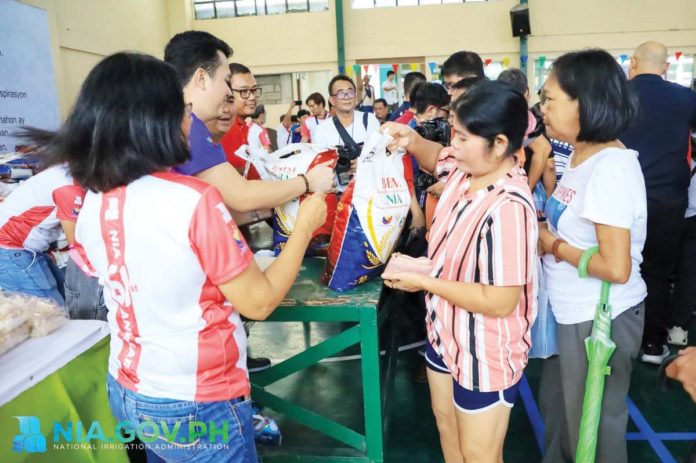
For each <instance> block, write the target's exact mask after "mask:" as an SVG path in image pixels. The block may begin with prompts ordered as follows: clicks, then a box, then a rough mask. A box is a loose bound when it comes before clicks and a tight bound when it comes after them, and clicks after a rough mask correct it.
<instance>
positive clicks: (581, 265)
mask: <svg viewBox="0 0 696 463" xmlns="http://www.w3.org/2000/svg"><path fill="white" fill-rule="evenodd" d="M598 252H599V246H594V247H591V248H589V249H587V250H586V251H585V252H583V253H582V256H580V262H578V276H580V278H587V276H588V273H587V266H588V265H590V259H592V257H593V256H594V255H595V254H597V253H598Z"/></svg>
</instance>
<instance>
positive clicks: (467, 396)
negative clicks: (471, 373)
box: [425, 342, 520, 414]
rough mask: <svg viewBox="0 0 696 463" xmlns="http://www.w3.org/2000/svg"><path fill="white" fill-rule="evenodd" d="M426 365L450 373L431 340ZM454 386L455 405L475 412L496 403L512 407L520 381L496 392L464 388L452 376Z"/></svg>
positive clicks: (435, 370) (427, 350) (426, 345)
mask: <svg viewBox="0 0 696 463" xmlns="http://www.w3.org/2000/svg"><path fill="white" fill-rule="evenodd" d="M425 366H427V367H428V368H429V369H431V370H432V371H434V372H436V373H445V374H450V371H449V369H448V368H447V365H445V362H443V361H442V357H441V356H439V355H438V354H437V352H435V349H433V346H432V345H431V344H430V343H429V342H426V343H425ZM452 386H453V387H454V405H455V406H456V407H457V409H458V410H459V411H461V412H464V413H470V414H473V413H482V412H485V411H488V410H490V409H491V408H493V407H495V406H496V405H504V406H506V407H509V408H512V407H513V405H514V404H515V400H516V399H517V391H518V389H519V386H520V382H519V381H518V382H517V384H515V385H514V386H510V387H509V388H507V389H505V390H504V391H495V392H481V391H470V390H469V389H464V388H463V387H462V386H460V385H459V383H457V381H456V380H455V379H454V378H452Z"/></svg>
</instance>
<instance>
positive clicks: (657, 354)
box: [640, 344, 669, 365]
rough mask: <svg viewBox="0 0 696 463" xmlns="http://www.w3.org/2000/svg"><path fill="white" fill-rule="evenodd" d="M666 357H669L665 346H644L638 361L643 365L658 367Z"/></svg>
mask: <svg viewBox="0 0 696 463" xmlns="http://www.w3.org/2000/svg"><path fill="white" fill-rule="evenodd" d="M667 357H669V348H667V346H666V345H664V344H645V345H644V346H643V356H642V357H641V358H640V359H641V360H642V361H643V362H645V363H653V364H655V365H660V364H661V363H662V361H663V360H664V359H666V358H667Z"/></svg>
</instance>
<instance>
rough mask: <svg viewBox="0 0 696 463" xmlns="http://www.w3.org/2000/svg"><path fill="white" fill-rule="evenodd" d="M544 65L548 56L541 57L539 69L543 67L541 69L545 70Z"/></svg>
mask: <svg viewBox="0 0 696 463" xmlns="http://www.w3.org/2000/svg"><path fill="white" fill-rule="evenodd" d="M544 64H546V56H540V57H539V67H541V69H544Z"/></svg>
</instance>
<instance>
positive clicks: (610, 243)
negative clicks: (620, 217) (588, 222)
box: [539, 224, 631, 284]
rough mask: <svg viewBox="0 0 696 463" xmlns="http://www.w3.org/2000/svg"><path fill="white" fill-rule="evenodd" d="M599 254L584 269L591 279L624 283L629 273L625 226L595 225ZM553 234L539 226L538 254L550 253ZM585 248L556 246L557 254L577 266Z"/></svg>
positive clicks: (629, 249)
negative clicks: (539, 252)
mask: <svg viewBox="0 0 696 463" xmlns="http://www.w3.org/2000/svg"><path fill="white" fill-rule="evenodd" d="M595 231H596V233H597V242H598V243H599V253H598V254H596V255H595V256H594V257H592V259H590V263H589V265H588V266H587V271H588V273H589V274H590V275H592V276H593V277H595V278H599V279H601V280H604V281H608V282H610V283H616V284H624V283H626V282H627V281H628V279H629V278H630V276H631V231H630V230H628V229H626V228H619V227H612V226H609V225H601V224H595ZM554 241H556V236H554V235H553V233H551V232H550V231H549V230H547V229H541V228H540V229H539V248H540V251H541V253H544V254H550V253H551V252H552V249H553V243H554ZM583 252H585V249H578V248H576V247H574V246H571V245H570V244H568V243H561V244H560V245H559V246H558V257H560V258H561V260H563V261H565V262H568V263H569V264H570V265H572V266H574V267H577V266H578V264H579V263H580V257H581V256H582V253H583Z"/></svg>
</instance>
